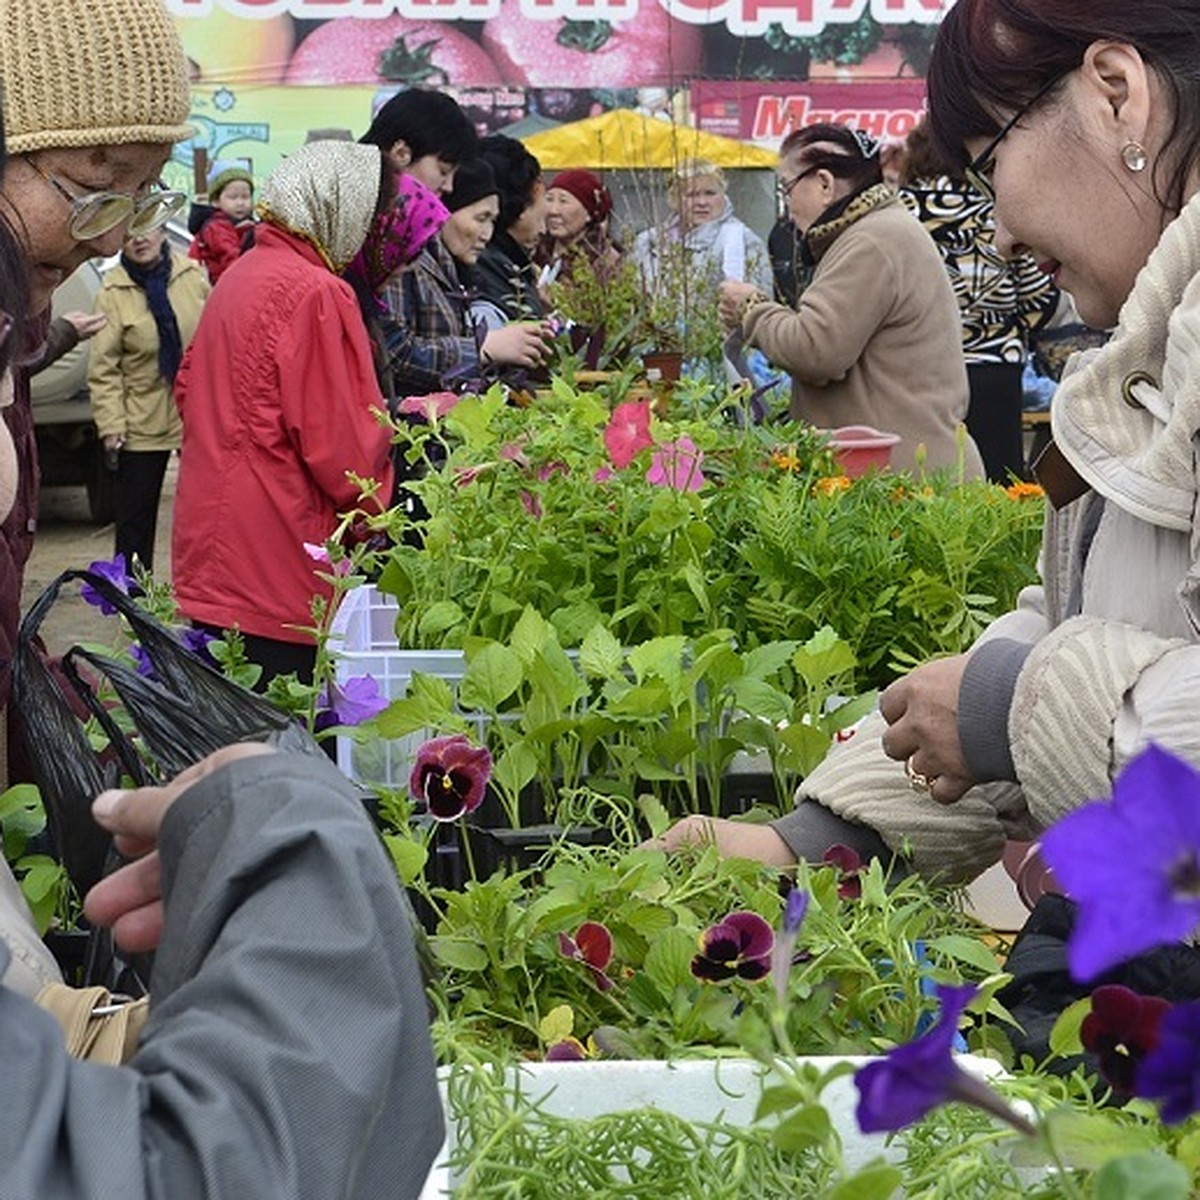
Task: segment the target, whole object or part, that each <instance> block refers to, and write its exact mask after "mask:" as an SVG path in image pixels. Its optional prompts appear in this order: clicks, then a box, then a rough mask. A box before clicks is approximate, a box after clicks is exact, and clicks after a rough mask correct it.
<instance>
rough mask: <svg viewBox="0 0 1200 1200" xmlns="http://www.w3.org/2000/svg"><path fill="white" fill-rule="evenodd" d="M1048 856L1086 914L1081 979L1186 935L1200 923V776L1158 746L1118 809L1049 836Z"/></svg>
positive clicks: (1138, 763)
mask: <svg viewBox="0 0 1200 1200" xmlns="http://www.w3.org/2000/svg"><path fill="white" fill-rule="evenodd" d="M1114 846H1119V847H1120V853H1119V854H1114V853H1113V847H1114ZM1042 856H1043V857H1044V858H1045V860H1046V863H1047V864H1048V866H1049V867H1050V869H1051V871H1053V872H1054V877H1055V878H1056V879H1057V880H1058V882H1059V883H1060V884H1061V885H1062V887H1063V889H1064V890H1065V891H1066V893H1067V894H1068V895H1069V896H1070V897H1071V898H1072V899H1073V900H1074V901H1075V902H1076V903H1077V904H1078V906H1079V913H1078V918H1077V920H1076V922H1075V928H1074V930H1073V932H1072V934H1071V940H1070V941H1069V942H1068V944H1067V963H1068V965H1069V966H1070V968H1071V974H1072V975H1073V976H1074V977H1075V978H1076V979H1078V980H1088V979H1094V978H1095V977H1096V976H1097V975H1100V974H1101V973H1102V972H1104V971H1106V970H1108V969H1109V968H1110V967H1114V966H1116V965H1117V964H1118V963H1121V962H1124V961H1125V959H1127V958H1133V957H1134V956H1135V955H1138V954H1142V953H1144V952H1145V951H1147V950H1152V949H1154V947H1155V946H1161V945H1164V944H1167V943H1170V942H1176V941H1178V940H1179V939H1180V938H1183V937H1186V936H1187V935H1188V934H1189V933H1191V932H1192V931H1193V930H1194V929H1195V928H1196V926H1197V925H1198V924H1200V773H1197V771H1196V770H1195V769H1194V768H1193V767H1191V766H1189V765H1188V764H1187V763H1185V762H1184V761H1183V760H1182V759H1179V758H1176V757H1175V756H1174V755H1173V754H1170V753H1168V752H1167V751H1166V750H1163V749H1161V748H1160V747H1158V746H1151V747H1149V748H1148V749H1147V750H1144V751H1143V752H1142V753H1141V754H1139V755H1138V756H1137V757H1136V758H1134V759H1132V760H1131V761H1130V762H1129V765H1128V766H1126V768H1125V770H1124V771H1122V772H1121V774H1120V776H1119V777H1118V778H1117V781H1116V783H1115V784H1114V786H1113V798H1112V801H1111V803H1105V802H1102V801H1097V802H1095V803H1092V804H1085V805H1084V806H1083V807H1082V808H1079V809H1076V811H1075V812H1073V813H1070V814H1068V815H1067V816H1065V817H1063V818H1062V820H1060V821H1058V822H1057V823H1056V824H1055V825H1054V826H1052V827H1051V828H1050V829H1049V830H1047V831H1046V833H1045V835H1044V836H1043V837H1042Z"/></svg>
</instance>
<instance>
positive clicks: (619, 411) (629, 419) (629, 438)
mask: <svg viewBox="0 0 1200 1200" xmlns="http://www.w3.org/2000/svg"><path fill="white" fill-rule="evenodd" d="M604 445H605V447H606V449H607V450H608V457H609V458H610V459H611V460H612V464H613V466H614V467H616V468H617V470H618V471H621V470H624V469H625V468H626V467H627V466H629V464H630V463H631V462H633V460H634V459H635V458H636V457H637V454H638V451H639V450H645V449H646V447H648V446H653V445H654V439H653V438H652V437H651V436H650V401H649V400H626V401H625V402H624V403H623V404H618V405H617V407H616V408H614V409H613V412H612V416H611V417H610V418H609V420H608V424H607V425H606V426H605V427H604Z"/></svg>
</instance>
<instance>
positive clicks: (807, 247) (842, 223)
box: [800, 183, 899, 267]
mask: <svg viewBox="0 0 1200 1200" xmlns="http://www.w3.org/2000/svg"><path fill="white" fill-rule="evenodd" d="M891 203H899V201H898V200H897V198H896V193H895V192H893V191H892V189H891V188H890V187H888V185H887V184H886V183H874V184H871V185H870V187H866V188H863V189H862V190H861V191H858V192H851V193H850V195H849V196H843V197H842V198H841V199H840V200H835V201H834V202H833V203H832V204H831V205H830V206H829V207H828V208H827V209H826V210H825V211H824V212H823V213H822V214H821V215H820V216H819V217H818V218H817V219H816V220H815V221H814V222H813V224H812V225H811V226H810V228H809V230H808V232H807V233H806V234H805V235H804V238H803V240H802V241H801V243H800V255H801V259H802V261H803V262H804V265H805V266H807V267H815V266H816V265H817V263H819V262H820V261H821V258H822V256H823V255H824V254H825V251H826V250H828V249H829V247H830V246H832V245H833V243H834V242H835V241H837V239H838V238H839V237H840V236H841V235H842V234H843V233H845V232H846V230H847V229H849V228H850V226H851V225H853V224H854V223H855V221H860V220H862V218H863V217H865V216H866V215H867V213H869V212H873V211H874V210H875V209H877V208H883V206H884V205H886V204H891Z"/></svg>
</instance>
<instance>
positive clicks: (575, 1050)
mask: <svg viewBox="0 0 1200 1200" xmlns="http://www.w3.org/2000/svg"><path fill="white" fill-rule="evenodd" d="M587 1057H588V1052H587V1047H586V1046H585V1045H584V1044H583V1043H582V1042H581V1041H580V1040H579V1039H578V1038H574V1037H565V1038H563V1039H562V1040H561V1041H558V1042H555V1043H554V1044H553V1045H552V1046H547V1047H546V1062H583V1061H585V1060H586V1058H587Z"/></svg>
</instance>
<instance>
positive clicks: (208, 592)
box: [171, 225, 392, 643]
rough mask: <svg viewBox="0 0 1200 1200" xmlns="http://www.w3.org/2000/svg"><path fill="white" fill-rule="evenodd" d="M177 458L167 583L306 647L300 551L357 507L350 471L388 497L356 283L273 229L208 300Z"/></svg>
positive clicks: (306, 570)
mask: <svg viewBox="0 0 1200 1200" xmlns="http://www.w3.org/2000/svg"><path fill="white" fill-rule="evenodd" d="M175 399H176V401H177V403H178V404H179V410H180V412H181V413H182V415H183V449H182V450H181V452H180V462H179V482H178V486H177V491H176V497H175V517H174V524H173V528H172V535H171V574H172V578H173V581H174V587H175V597H176V600H177V601H178V603H179V608H180V610H181V611H182V613H183V614H184V616H186V617H189V618H190V619H192V620H195V621H203V622H205V623H206V624H210V625H217V626H220V627H221V628H229V627H231V626H234V625H236V626H237V627H238V628H239V629H241V630H242V632H244V633H249V634H255V635H257V636H259V637H269V638H275V639H277V640H279V641H285V642H299V643H304V642H308V641H309V638H308V637H307V636H306V635H305V634H303V633H298V632H296V631H295V630H294V629H289V628H287V626H289V625H310V624H311V623H312V619H311V604H312V598H313V595H314V594H317V593H320V594H322V595H324V596H328V595H329V588H328V587H327V586H326V585H325V584H323V583H322V582H321V581H320V580H319V579H318V578H317V575H316V573H315V571H316V569H317V568H318V566H319V564H317V563H314V562H313V560H312V559H311V558H309V556H308V555H307V554H306V553H305V551H304V543H305V542H316V543H318V544H319V543H322V542H324V541H325V539H326V538H327V537H328V536H329V535H330V534H331V533H332V532H333V529H334V527H335V525H336V524H337V514H338V513H340V512H345V511H347V510H348V509H351V508H353V507H354V506H355V503H356V501H357V498H358V489H357V488H356V487H355V485H354V484H353V483H351V482H350V480H349V479H347V477H346V472H347V471H353V472H355V473H357V474H359V475H363V476H367V477H371V478H375V479H377V480H379V481H380V483H381V484H382V488H381V491H380V494H381V495H383V496H389V495H391V489H392V467H391V463H390V460H389V457H388V448H389V440H390V439H389V435H388V431H387V429H385V428H383V427H381V426H380V425H379V423H378V422H377V421H376V419H375V417H374V416H373V415H372V411H371V410H372V409H374V408H380V409H382V408H383V407H384V400H383V397H382V395H381V394H380V391H379V386H378V384H377V383H376V378H375V370H374V366H373V361H372V356H371V347H370V343H369V341H368V339H367V331H366V328H365V326H364V325H363V320H362V316H361V315H360V312H359V308H358V304H357V302H356V300H355V298H354V293H353V291H352V290H351V288H350V285H349V284H347V283H345V282H344V281H342V280H341V279H339V278H338V277H337V276H336V275H334V274H333V273H332V272H330V270H329V269H328V268H327V267H326V266H325V264H324V263H323V262H322V261H321V259H320V257H319V255H318V254H317V252H316V251H315V250H314V249H313V248H312V247H311V246H309V245H308V244H307V243H306V242H304V241H302V240H301V239H299V238H296V237H293V236H292V235H291V234H288V233H284V232H282V231H281V230H279V229H277V228H275V227H274V226H271V225H263V226H261V227H260V229H259V234H258V240H257V243H256V245H255V247H254V249H252V250H251V251H249V252H248V253H247V254H245V255H243V256H242V257H241V258H240V259H238V261H237V262H236V263H234V265H233V266H232V267H230V269H229V272H228V277H227V281H226V282H225V283H223V284H222V285H221V286H220V287H219V288H216V289H214V291H213V293H212V295H211V296H210V297H209V299H208V303H207V305H206V307H205V309H204V315H203V316H202V317H201V319H200V327H199V328H198V329H197V331H196V336H195V338H194V339H193V340H192V344H191V346H189V348H188V351H187V353H186V354H185V356H184V360H183V363H182V365H181V367H180V370H179V374H178V376H177V377H176V380H175Z"/></svg>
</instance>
